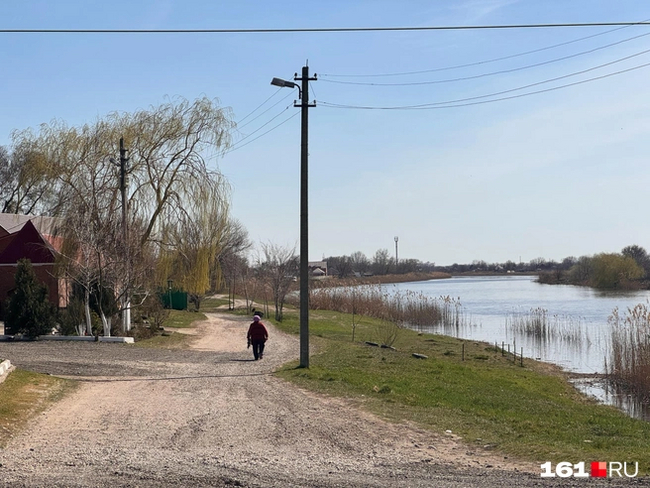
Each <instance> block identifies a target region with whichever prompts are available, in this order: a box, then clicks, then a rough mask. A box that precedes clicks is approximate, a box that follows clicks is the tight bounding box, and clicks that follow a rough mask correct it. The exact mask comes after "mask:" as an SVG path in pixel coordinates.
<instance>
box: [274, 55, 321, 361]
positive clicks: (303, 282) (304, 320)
mask: <svg viewBox="0 0 650 488" xmlns="http://www.w3.org/2000/svg"><path fill="white" fill-rule="evenodd" d="M293 80H294V81H300V82H302V83H301V85H298V84H297V83H294V81H287V80H283V79H282V78H273V79H272V80H271V85H274V86H279V87H285V88H298V94H299V97H300V103H297V102H294V107H300V109H301V113H300V117H301V124H300V367H301V368H308V367H309V231H308V223H309V218H308V213H309V212H308V183H309V178H308V158H309V150H308V147H307V146H308V139H309V121H308V116H309V108H311V107H315V106H316V103H313V104H309V82H310V81H316V80H317V78H316V74H314V77H313V78H310V77H309V66H303V68H302V76H298V73H296V74H295V75H294V77H293Z"/></svg>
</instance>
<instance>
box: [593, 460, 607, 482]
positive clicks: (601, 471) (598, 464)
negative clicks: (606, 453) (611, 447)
mask: <svg viewBox="0 0 650 488" xmlns="http://www.w3.org/2000/svg"><path fill="white" fill-rule="evenodd" d="M591 477H592V478H607V463H606V462H603V461H592V463H591Z"/></svg>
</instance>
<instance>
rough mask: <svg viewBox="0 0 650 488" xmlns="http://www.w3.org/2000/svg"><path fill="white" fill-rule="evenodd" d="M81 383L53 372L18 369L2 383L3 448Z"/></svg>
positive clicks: (0, 436) (0, 419)
mask: <svg viewBox="0 0 650 488" xmlns="http://www.w3.org/2000/svg"><path fill="white" fill-rule="evenodd" d="M76 387H77V383H76V382H74V381H71V380H65V379H62V378H56V377H53V376H49V375H44V374H38V373H32V372H29V371H24V370H21V369H16V370H14V371H13V372H12V373H11V374H10V375H9V376H8V377H7V379H6V380H5V381H4V383H2V384H0V447H4V446H6V445H7V443H8V442H9V440H10V439H11V438H12V437H13V436H14V435H16V434H17V433H18V432H19V431H21V430H22V429H23V428H24V427H25V426H26V424H27V423H28V422H29V421H30V420H31V419H33V418H34V417H36V416H37V415H38V414H39V413H40V412H42V411H43V410H45V409H46V408H47V407H48V406H50V405H51V404H52V403H54V402H56V401H58V400H60V399H61V398H63V397H64V396H65V395H67V394H69V393H70V392H72V391H73V390H74V389H75V388H76Z"/></svg>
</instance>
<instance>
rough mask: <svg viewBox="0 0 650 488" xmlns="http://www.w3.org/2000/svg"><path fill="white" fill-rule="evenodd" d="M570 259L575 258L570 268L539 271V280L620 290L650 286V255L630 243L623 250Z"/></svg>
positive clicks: (549, 282) (541, 281)
mask: <svg viewBox="0 0 650 488" xmlns="http://www.w3.org/2000/svg"><path fill="white" fill-rule="evenodd" d="M567 259H571V260H572V261H573V264H572V265H571V266H570V267H568V268H566V267H565V268H559V267H558V268H555V269H552V270H547V271H542V272H540V273H539V281H540V283H548V284H569V285H581V286H591V287H593V288H600V289H621V290H629V289H640V288H648V284H649V283H648V278H649V277H650V257H649V256H648V253H647V252H646V250H645V249H644V248H642V247H641V246H637V245H632V246H627V247H625V248H623V250H622V251H621V252H620V253H601V254H595V255H594V256H582V257H580V258H577V259H576V258H567ZM565 261H566V259H565Z"/></svg>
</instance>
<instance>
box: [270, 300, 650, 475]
mask: <svg viewBox="0 0 650 488" xmlns="http://www.w3.org/2000/svg"><path fill="white" fill-rule="evenodd" d="M351 324H352V318H351V316H349V315H346V314H342V313H335V312H329V311H315V312H312V314H311V319H310V329H311V335H312V344H314V346H315V347H314V349H316V350H317V352H315V353H313V355H312V357H311V361H310V368H309V369H297V368H296V364H290V365H287V366H286V367H284V368H283V369H282V370H281V371H280V372H279V373H278V374H279V375H280V376H281V377H283V378H285V379H287V380H290V381H293V382H295V383H297V384H299V385H300V386H302V387H305V388H308V389H312V390H315V391H318V392H322V393H325V394H329V395H336V396H341V397H346V398H350V399H353V401H355V402H357V403H358V404H359V405H361V406H362V407H363V408H366V409H368V410H370V411H372V412H375V413H377V414H379V415H381V416H383V417H385V418H387V419H389V420H393V421H401V420H408V421H414V422H417V423H418V424H420V425H422V426H424V427H425V428H428V429H430V430H432V431H433V432H436V433H444V432H445V431H446V430H451V431H453V432H454V433H455V434H458V435H460V436H462V438H463V439H464V440H465V441H466V442H467V443H468V444H469V445H475V446H476V447H480V446H485V445H489V446H490V447H493V448H495V449H498V450H500V451H501V452H503V453H504V454H508V455H511V456H515V457H518V458H520V459H522V460H529V461H532V462H535V463H540V464H541V463H543V462H546V461H553V462H559V461H571V462H580V461H586V462H588V461H591V460H598V459H608V460H612V459H616V460H620V461H630V462H635V461H636V462H639V468H640V470H641V471H642V472H643V473H645V474H648V472H649V470H650V452H648V448H647V446H648V442H647V439H648V438H650V423H647V422H643V421H639V420H634V419H631V418H629V417H627V416H626V415H624V414H623V413H621V412H619V411H618V410H616V409H615V408H613V407H607V406H603V405H598V404H596V402H595V401H592V400H590V399H587V398H585V397H583V396H582V395H580V394H579V393H578V392H577V391H576V390H575V389H574V388H573V386H571V385H570V384H569V383H568V382H567V381H566V378H565V377H564V376H563V375H562V374H561V373H560V372H559V371H558V370H557V369H556V368H553V367H551V366H549V365H547V364H544V363H539V362H535V361H532V360H524V367H521V366H520V365H519V361H517V363H516V364H515V363H513V362H512V361H511V360H510V359H508V358H507V357H505V356H503V355H502V354H501V352H500V351H498V350H495V348H494V347H493V346H490V345H487V344H484V343H476V342H473V341H462V340H457V339H453V338H450V337H446V336H435V335H427V334H424V335H418V333H416V332H413V331H410V330H404V329H400V331H399V334H398V337H397V339H396V341H395V343H394V346H395V347H396V350H395V351H393V350H390V349H381V348H378V347H371V346H368V345H365V344H364V341H377V340H378V338H379V337H380V336H381V330H382V328H384V327H386V324H385V322H382V321H380V320H376V319H369V318H363V319H362V320H361V323H360V324H359V325H358V326H357V329H356V338H357V340H356V342H354V343H353V342H352V341H351V336H352V331H351V329H352V327H351ZM279 326H280V328H282V329H284V330H285V331H288V332H292V333H297V331H298V328H299V325H298V319H297V314H294V313H293V312H289V313H287V315H286V319H285V321H284V322H283V323H282V324H280V325H279ZM463 344H464V360H463ZM412 353H420V354H424V355H427V356H428V359H424V360H423V359H415V358H413V357H412Z"/></svg>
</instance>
